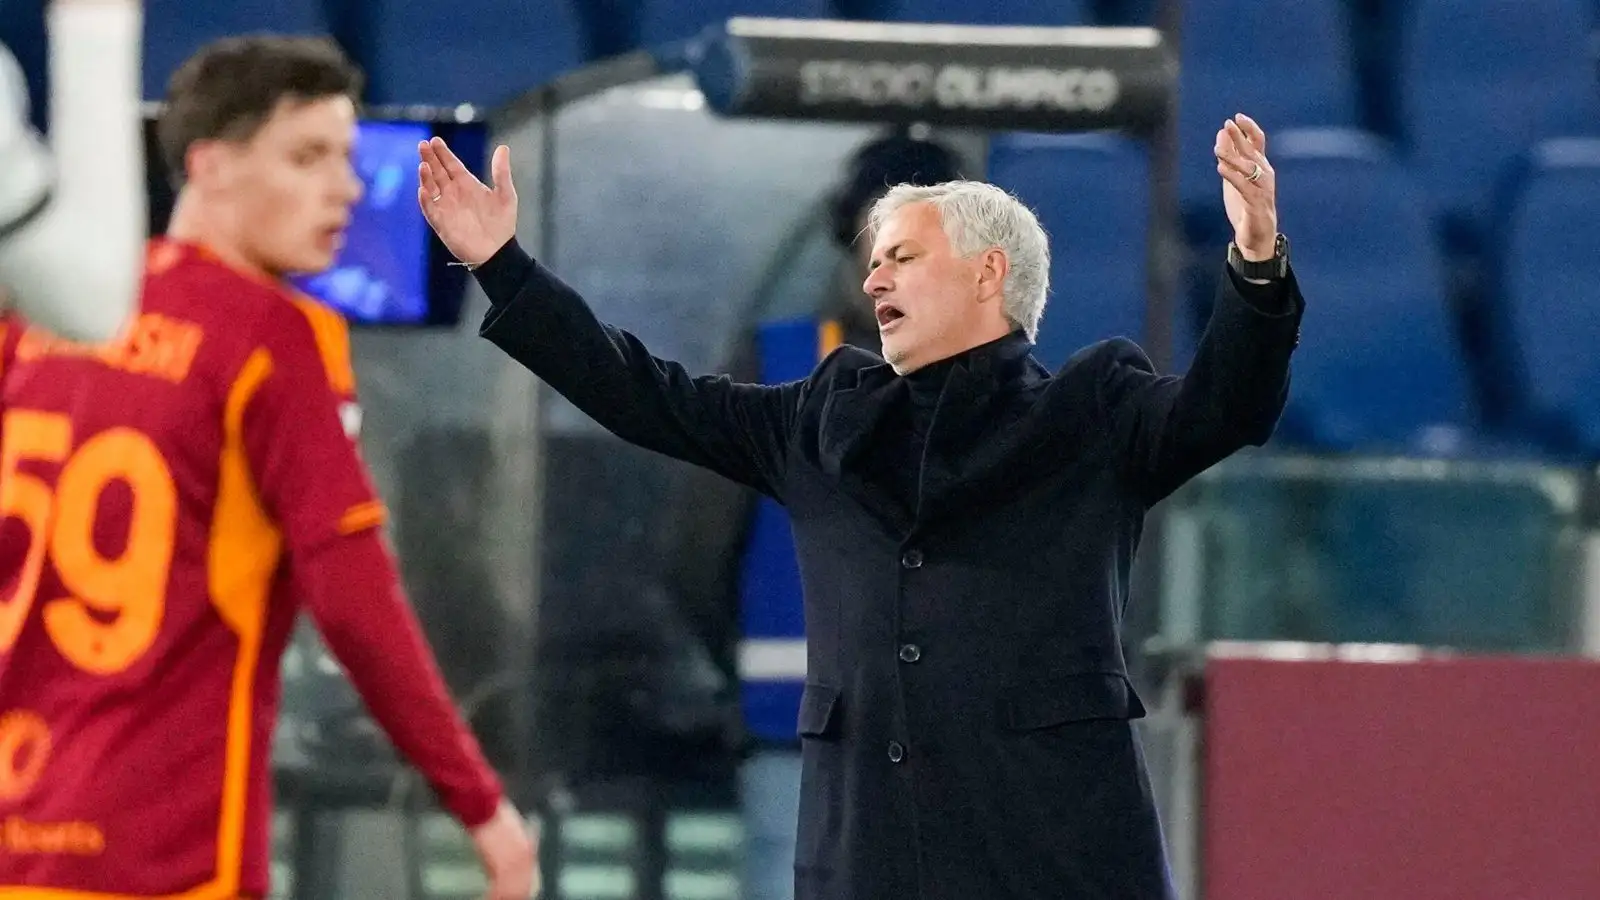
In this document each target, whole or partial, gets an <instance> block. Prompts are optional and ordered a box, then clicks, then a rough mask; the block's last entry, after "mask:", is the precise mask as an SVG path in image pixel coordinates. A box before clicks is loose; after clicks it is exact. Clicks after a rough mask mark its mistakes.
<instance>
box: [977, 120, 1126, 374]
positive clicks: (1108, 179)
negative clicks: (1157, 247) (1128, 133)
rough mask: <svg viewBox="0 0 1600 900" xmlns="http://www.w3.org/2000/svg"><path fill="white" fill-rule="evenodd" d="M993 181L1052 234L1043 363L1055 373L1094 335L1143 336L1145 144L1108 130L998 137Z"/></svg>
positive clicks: (992, 165) (993, 147) (992, 163)
mask: <svg viewBox="0 0 1600 900" xmlns="http://www.w3.org/2000/svg"><path fill="white" fill-rule="evenodd" d="M989 180H990V181H991V182H993V183H994V184H996V185H999V186H1000V187H1003V188H1005V189H1006V190H1008V191H1010V192H1012V193H1013V194H1015V195H1016V196H1017V197H1019V198H1021V200H1022V201H1023V202H1024V203H1026V204H1028V206H1029V207H1031V208H1032V209H1033V210H1034V212H1035V213H1037V214H1038V216H1039V221H1040V223H1041V224H1042V225H1044V228H1045V231H1046V232H1047V233H1048V234H1049V235H1050V236H1051V248H1050V249H1051V260H1050V285H1051V296H1052V299H1051V301H1050V303H1049V305H1047V306H1046V307H1045V316H1044V321H1043V323H1042V324H1041V325H1040V329H1039V338H1038V342H1037V346H1036V349H1035V354H1036V355H1037V356H1038V358H1039V361H1040V362H1042V363H1044V364H1045V365H1046V366H1048V367H1049V368H1050V369H1051V370H1054V369H1056V368H1057V367H1059V366H1060V365H1061V364H1062V363H1064V362H1066V360H1067V358H1068V357H1069V356H1071V355H1072V353H1073V352H1074V351H1076V350H1078V349H1080V348H1081V347H1083V346H1085V345H1087V344H1091V343H1094V342H1095V341H1100V340H1104V339H1106V338H1110V337H1117V336H1122V337H1128V338H1132V339H1134V340H1136V341H1137V340H1140V339H1141V336H1142V335H1143V334H1144V330H1145V329H1144V311H1145V298H1146V296H1147V287H1146V279H1145V272H1146V265H1145V262H1146V260H1145V254H1146V252H1147V247H1148V246H1149V237H1148V232H1149V224H1150V165H1149V160H1148V156H1147V154H1146V152H1145V149H1144V147H1143V146H1142V145H1141V144H1139V143H1137V142H1135V141H1133V140H1130V139H1126V138H1120V137H1114V136H1110V135H1033V134H1009V135H997V136H996V137H995V139H994V140H993V142H992V144H991V146H990V150H989Z"/></svg>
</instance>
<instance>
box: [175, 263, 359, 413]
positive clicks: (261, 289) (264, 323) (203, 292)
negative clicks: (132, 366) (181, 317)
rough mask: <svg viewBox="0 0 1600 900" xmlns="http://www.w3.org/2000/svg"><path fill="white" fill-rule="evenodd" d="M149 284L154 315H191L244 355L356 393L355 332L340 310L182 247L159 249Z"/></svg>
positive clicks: (344, 390)
mask: <svg viewBox="0 0 1600 900" xmlns="http://www.w3.org/2000/svg"><path fill="white" fill-rule="evenodd" d="M146 277H147V279H148V281H147V283H146V291H147V307H149V306H152V305H153V306H156V307H160V306H181V307H185V308H186V310H185V311H186V312H188V313H190V314H192V315H195V316H200V317H205V318H208V319H211V320H214V321H216V322H217V323H218V324H219V325H224V326H226V330H227V331H228V333H229V334H231V335H232V338H231V340H232V341H233V342H234V343H235V344H236V345H237V347H238V349H239V351H240V352H241V353H242V354H243V355H248V354H250V353H253V352H255V351H256V350H264V351H265V352H266V353H267V354H268V355H269V356H270V357H271V358H272V362H273V365H275V366H293V367H299V366H311V367H316V368H319V369H320V370H322V372H323V373H324V374H325V375H326V376H327V379H328V381H329V383H330V384H331V385H332V386H333V388H334V389H335V390H336V391H338V392H340V393H349V392H351V391H352V390H353V389H354V386H355V376H354V371H353V367H352V366H351V362H350V329H349V325H348V324H347V323H346V321H345V319H344V316H343V315H341V314H340V313H339V311H338V310H336V309H334V308H333V307H331V306H329V305H327V304H325V303H322V302H321V301H319V300H317V299H315V298H313V297H311V296H308V295H306V294H304V293H302V292H300V291H297V290H295V289H294V288H293V287H291V286H289V285H287V284H284V283H283V282H282V281H279V280H277V279H273V278H269V277H267V276H264V275H256V274H254V273H251V272H246V271H241V270H239V269H237V268H235V267H233V266H231V265H229V264H228V263H226V262H224V261H222V260H221V259H218V258H217V257H215V256H214V255H212V254H210V253H208V252H207V251H206V250H205V249H204V248H200V247H195V246H192V245H184V244H178V243H174V242H164V243H158V244H155V245H153V247H152V250H151V254H150V257H149V260H148V262H147V266H146Z"/></svg>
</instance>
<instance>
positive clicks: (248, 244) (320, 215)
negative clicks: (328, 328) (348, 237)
mask: <svg viewBox="0 0 1600 900" xmlns="http://www.w3.org/2000/svg"><path fill="white" fill-rule="evenodd" d="M355 136H356V110H355V105H354V104H353V103H352V102H351V101H350V99H349V98H347V97H326V98H322V99H317V100H302V101H294V100H285V101H283V102H282V103H280V104H279V105H278V108H277V109H276V110H274V111H273V113H272V115H271V116H270V117H269V118H268V119H267V121H266V122H265V123H263V124H262V126H261V127H260V128H259V129H258V130H257V131H256V133H255V134H254V135H253V136H252V137H251V138H250V140H248V141H244V142H237V143H231V144H227V145H226V146H225V147H223V148H220V149H221V155H222V159H221V160H220V161H219V163H218V166H217V169H216V172H215V176H216V184H215V194H214V196H215V197H216V199H217V200H218V201H219V202H223V203H227V204H228V205H229V206H231V210H230V215H231V216H233V217H234V218H235V221H236V222H237V224H238V234H239V235H240V242H241V246H240V250H241V251H242V252H243V253H244V254H245V256H246V257H248V259H249V261H250V262H251V263H253V264H255V265H256V266H258V267H260V268H261V269H264V270H266V271H268V272H270V273H272V274H275V275H287V274H295V273H310V272H319V271H321V270H323V269H326V268H327V267H328V266H330V265H332V264H333V260H334V257H335V256H336V255H337V253H338V252H339V248H340V247H341V246H343V243H344V229H345V227H346V226H347V225H348V224H349V222H350V209H351V207H352V206H354V205H355V203H356V201H357V200H359V199H361V192H362V185H361V179H360V178H359V177H357V175H356V173H355V169H354V168H353V167H352V166H351V164H350V157H351V152H352V150H353V149H354V145H355Z"/></svg>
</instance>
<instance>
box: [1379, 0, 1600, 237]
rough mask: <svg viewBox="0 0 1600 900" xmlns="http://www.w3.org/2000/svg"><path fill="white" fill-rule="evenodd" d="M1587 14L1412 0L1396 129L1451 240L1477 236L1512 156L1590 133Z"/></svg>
mask: <svg viewBox="0 0 1600 900" xmlns="http://www.w3.org/2000/svg"><path fill="white" fill-rule="evenodd" d="M1594 19H1595V16H1594V13H1593V11H1592V9H1591V8H1590V0H1409V14H1408V15H1407V16H1406V17H1405V18H1404V19H1403V20H1402V21H1403V22H1404V31H1403V43H1402V48H1403V49H1402V56H1401V60H1400V64H1399V73H1400V92H1401V103H1400V115H1401V127H1402V129H1403V131H1404V134H1405V140H1406V142H1407V143H1408V144H1409V146H1410V150H1411V154H1412V157H1413V159H1414V160H1415V163H1416V166H1417V171H1418V174H1419V176H1420V177H1421V178H1422V179H1423V183H1424V185H1425V186H1426V189H1427V192H1428V196H1429V199H1430V201H1431V202H1432V203H1433V204H1434V209H1435V210H1436V212H1437V213H1438V214H1439V215H1440V216H1441V217H1442V219H1443V221H1444V223H1445V224H1446V225H1447V226H1448V227H1449V230H1450V234H1451V236H1452V237H1453V238H1455V239H1456V240H1457V241H1458V243H1459V242H1460V241H1468V242H1471V241H1473V240H1474V239H1476V238H1479V237H1481V236H1482V235H1483V228H1484V226H1485V222H1486V219H1487V216H1488V212H1489V209H1490V207H1491V205H1492V199H1493V187H1494V184H1495V181H1496V180H1497V179H1498V178H1499V177H1500V176H1501V175H1502V173H1503V171H1504V167H1505V166H1506V164H1507V163H1508V162H1509V161H1510V160H1512V159H1514V158H1515V157H1516V155H1517V154H1518V153H1520V152H1522V151H1523V150H1525V149H1526V148H1527V147H1529V146H1530V145H1532V144H1533V143H1534V142H1535V141H1537V140H1539V139H1541V138H1544V137H1551V136H1556V135H1566V134H1575V133H1583V132H1588V133H1593V131H1592V130H1593V129H1594V127H1595V122H1596V113H1597V111H1600V110H1597V106H1600V104H1596V102H1595V96H1594V95H1595V91H1596V72H1595V66H1594V60H1593V57H1592V55H1591V51H1590V33H1591V28H1592V24H1593V22H1594ZM1467 246H1468V247H1470V246H1471V244H1470V243H1468V244H1467Z"/></svg>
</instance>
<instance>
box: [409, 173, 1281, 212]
mask: <svg viewBox="0 0 1600 900" xmlns="http://www.w3.org/2000/svg"><path fill="white" fill-rule="evenodd" d="M1256 171H1258V172H1259V171H1260V168H1259V167H1257V169H1256ZM1250 180H1251V181H1254V180H1255V179H1253V178H1252V179H1250ZM443 199H444V195H443V194H434V195H433V199H432V200H429V201H428V202H429V203H438V202H439V201H440V200H443Z"/></svg>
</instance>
